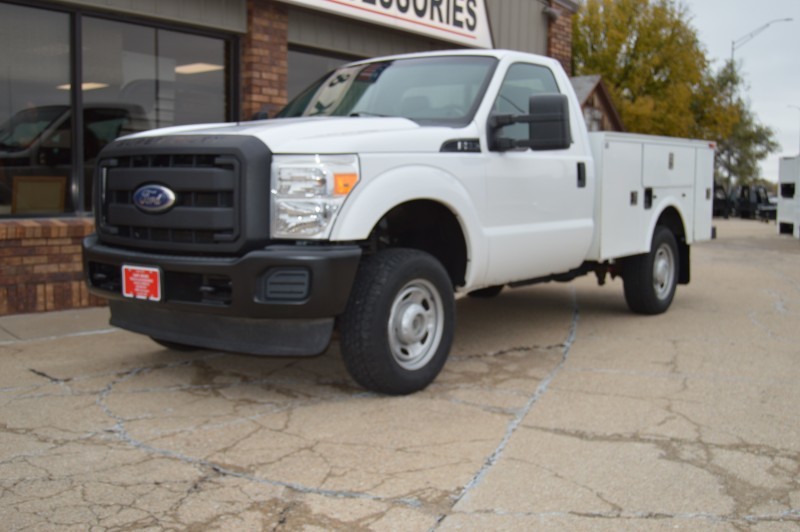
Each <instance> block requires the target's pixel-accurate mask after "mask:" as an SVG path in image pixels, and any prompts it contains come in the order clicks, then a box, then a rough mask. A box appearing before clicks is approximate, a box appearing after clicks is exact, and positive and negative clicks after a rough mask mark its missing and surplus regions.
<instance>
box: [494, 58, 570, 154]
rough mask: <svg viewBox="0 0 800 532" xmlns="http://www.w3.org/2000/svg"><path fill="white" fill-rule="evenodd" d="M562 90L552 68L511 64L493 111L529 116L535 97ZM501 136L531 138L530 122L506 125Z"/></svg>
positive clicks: (502, 113)
mask: <svg viewBox="0 0 800 532" xmlns="http://www.w3.org/2000/svg"><path fill="white" fill-rule="evenodd" d="M558 92H559V90H558V85H556V78H555V77H554V76H553V73H552V72H551V71H550V69H549V68H547V67H543V66H540V65H529V64H527V63H516V64H514V65H511V68H509V69H508V72H507V73H506V77H505V79H504V80H503V85H502V86H501V87H500V92H499V93H498V94H497V99H496V100H495V102H494V108H493V111H492V112H493V113H494V114H500V115H526V114H528V100H529V99H530V97H531V96H533V95H535V94H552V93H558ZM499 135H500V136H501V137H505V138H510V139H514V140H524V139H526V138H527V137H528V125H527V124H513V125H510V126H506V127H504V128H502V129H501V130H500V132H499Z"/></svg>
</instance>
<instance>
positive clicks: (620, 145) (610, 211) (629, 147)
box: [592, 138, 649, 260]
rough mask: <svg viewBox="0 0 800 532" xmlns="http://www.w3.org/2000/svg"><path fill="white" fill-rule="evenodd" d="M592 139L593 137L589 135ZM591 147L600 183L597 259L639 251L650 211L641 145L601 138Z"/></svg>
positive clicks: (644, 236)
mask: <svg viewBox="0 0 800 532" xmlns="http://www.w3.org/2000/svg"><path fill="white" fill-rule="evenodd" d="M592 140H593V141H594V140H595V139H594V138H593V139H592ZM598 140H601V142H598V144H597V145H596V149H595V150H594V152H595V156H596V157H597V159H596V164H597V168H596V175H598V176H600V177H599V178H598V183H599V184H600V191H599V198H598V199H599V205H598V209H597V212H598V213H600V216H601V219H600V220H599V223H598V225H597V227H598V228H599V236H600V242H599V245H600V255H601V256H600V257H598V258H600V259H603V260H604V259H607V258H613V257H625V256H627V255H634V254H637V253H642V252H643V250H642V249H641V247H642V244H643V242H646V241H647V236H646V235H645V233H646V232H647V231H648V222H647V220H648V218H649V212H648V211H646V210H645V209H644V206H643V202H644V191H643V189H642V155H643V154H642V145H641V143H639V142H630V141H626V140H617V139H602V138H598ZM593 147H594V144H593Z"/></svg>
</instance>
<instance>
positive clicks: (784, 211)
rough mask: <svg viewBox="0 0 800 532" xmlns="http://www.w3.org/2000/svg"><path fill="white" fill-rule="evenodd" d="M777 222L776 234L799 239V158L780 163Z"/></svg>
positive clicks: (791, 158) (786, 158) (784, 159)
mask: <svg viewBox="0 0 800 532" xmlns="http://www.w3.org/2000/svg"><path fill="white" fill-rule="evenodd" d="M777 221H778V224H777V225H778V233H780V234H782V235H792V236H794V237H795V238H800V156H797V157H783V158H782V159H781V161H780V169H779V172H778V216H777Z"/></svg>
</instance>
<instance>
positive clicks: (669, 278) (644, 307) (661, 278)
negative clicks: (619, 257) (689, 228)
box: [623, 226, 679, 314]
mask: <svg viewBox="0 0 800 532" xmlns="http://www.w3.org/2000/svg"><path fill="white" fill-rule="evenodd" d="M678 264H679V261H678V244H677V242H676V241H675V235H673V234H672V231H670V230H669V229H668V228H666V227H664V226H658V227H656V230H655V232H654V233H653V244H652V246H651V249H650V252H649V253H645V254H644V255H637V256H635V257H631V258H629V259H627V260H626V261H625V266H624V271H623V283H624V286H625V301H626V302H627V303H628V307H629V308H630V309H631V310H632V311H634V312H638V313H639V314H661V313H662V312H665V311H666V310H667V309H668V308H669V306H670V305H671V304H672V299H673V297H674V296H675V288H676V286H677V283H678Z"/></svg>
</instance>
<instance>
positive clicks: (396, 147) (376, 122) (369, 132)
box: [126, 117, 477, 154]
mask: <svg viewBox="0 0 800 532" xmlns="http://www.w3.org/2000/svg"><path fill="white" fill-rule="evenodd" d="M467 129H470V128H469V127H468V128H467ZM164 135H247V136H252V137H256V138H258V139H259V140H261V141H262V142H263V143H264V144H266V145H267V146H268V147H269V149H270V150H271V151H272V152H273V153H287V154H291V153H355V152H358V153H369V152H373V153H377V152H380V153H404V152H415V153H419V152H437V151H439V149H440V148H441V145H442V143H443V142H445V141H447V140H451V139H455V138H463V137H465V136H473V137H477V132H473V133H466V132H464V130H463V128H451V127H443V126H421V125H419V124H417V123H416V122H414V121H412V120H408V119H406V118H399V117H306V118H277V119H273V120H258V121H253V122H240V123H229V124H199V125H192V126H175V127H169V128H163V129H154V130H151V131H146V132H144V133H139V134H136V135H132V136H130V137H126V138H142V137H155V136H164Z"/></svg>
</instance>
